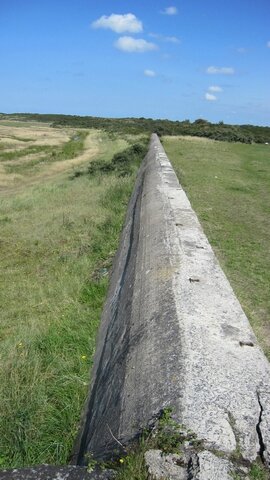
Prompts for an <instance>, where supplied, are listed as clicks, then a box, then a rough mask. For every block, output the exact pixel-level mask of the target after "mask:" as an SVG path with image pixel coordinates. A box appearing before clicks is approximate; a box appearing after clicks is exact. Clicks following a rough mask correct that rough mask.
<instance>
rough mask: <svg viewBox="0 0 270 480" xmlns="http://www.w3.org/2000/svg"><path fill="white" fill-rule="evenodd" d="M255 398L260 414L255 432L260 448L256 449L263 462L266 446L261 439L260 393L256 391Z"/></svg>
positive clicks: (261, 408) (261, 409) (261, 407)
mask: <svg viewBox="0 0 270 480" xmlns="http://www.w3.org/2000/svg"><path fill="white" fill-rule="evenodd" d="M257 398H258V403H259V406H260V415H259V421H258V423H257V425H256V432H257V435H258V440H259V445H260V449H259V451H258V454H259V456H260V458H261V460H262V462H263V463H265V458H264V452H265V450H266V447H265V443H264V441H263V435H262V431H261V423H262V415H263V406H262V402H261V399H260V394H259V392H258V391H257Z"/></svg>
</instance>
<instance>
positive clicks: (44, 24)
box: [0, 0, 270, 125]
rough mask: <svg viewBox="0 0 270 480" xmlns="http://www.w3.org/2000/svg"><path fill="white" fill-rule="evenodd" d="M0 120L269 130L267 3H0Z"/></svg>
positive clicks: (64, 0)
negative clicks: (153, 121) (89, 118)
mask: <svg viewBox="0 0 270 480" xmlns="http://www.w3.org/2000/svg"><path fill="white" fill-rule="evenodd" d="M0 55H1V74H0V111H2V112H6V113H11V112H38V113H66V114H77V115H94V116H105V117H127V116H136V117H152V118H169V119H173V120H184V119H190V120H194V119H196V118H205V119H208V120H210V121H220V120H223V121H224V122H227V123H253V124H258V125H270V4H269V0H257V1H255V0H204V1H202V0H181V1H180V0H175V1H174V0H172V1H170V0H169V1H163V0H162V1H161V0H155V1H154V0H136V1H129V0H119V1H118V0H88V1H86V0H76V1H75V0H54V1H52V0H0Z"/></svg>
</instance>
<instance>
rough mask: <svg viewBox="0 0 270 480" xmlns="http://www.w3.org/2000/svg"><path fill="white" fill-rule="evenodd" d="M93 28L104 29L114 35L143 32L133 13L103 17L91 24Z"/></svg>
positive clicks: (140, 23)
mask: <svg viewBox="0 0 270 480" xmlns="http://www.w3.org/2000/svg"><path fill="white" fill-rule="evenodd" d="M92 27H93V28H105V29H109V30H112V31H113V32H116V33H124V32H129V33H139V32H142V30H143V25H142V22H141V21H140V20H138V18H137V17H136V16H135V15H133V13H127V14H125V15H116V14H114V13H113V14H112V15H110V16H108V17H107V16H106V15H103V16H102V17H100V18H99V19H98V20H96V21H95V22H93V23H92Z"/></svg>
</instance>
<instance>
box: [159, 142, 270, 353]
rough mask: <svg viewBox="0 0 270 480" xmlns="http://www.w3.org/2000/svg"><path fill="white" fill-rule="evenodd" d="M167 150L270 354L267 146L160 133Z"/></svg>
mask: <svg viewBox="0 0 270 480" xmlns="http://www.w3.org/2000/svg"><path fill="white" fill-rule="evenodd" d="M163 144H164V147H165V150H166V152H167V154H168V156H169V158H170V160H171V162H172V164H173V166H174V168H175V170H176V173H177V175H178V178H179V180H180V182H181V184H182V186H183V187H184V189H185V191H186V193H187V194H188V197H189V199H190V201H191V204H192V206H193V208H194V209H195V211H196V213H197V215H198V217H199V219H200V221H201V223H202V226H203V228H204V231H205V233H206V235H207V237H208V239H209V241H210V243H211V245H212V247H213V248H214V250H215V252H216V254H217V257H218V259H219V261H220V263H221V265H222V267H223V269H224V271H225V272H226V274H227V276H228V278H229V280H230V282H231V285H232V287H233V289H234V291H235V293H236V295H237V297H238V298H239V300H240V302H241V304H242V306H243V308H244V310H245V312H246V314H247V316H248V318H249V320H250V322H251V324H252V326H253V329H254V331H255V333H256V335H257V337H258V339H259V341H260V343H261V345H262V346H263V348H264V350H265V353H266V354H267V356H268V358H269V359H270V297H269V285H270V249H269V244H270V148H269V145H243V144H239V143H227V142H217V141H211V140H207V139H200V138H195V137H189V138H188V137H164V138H163Z"/></svg>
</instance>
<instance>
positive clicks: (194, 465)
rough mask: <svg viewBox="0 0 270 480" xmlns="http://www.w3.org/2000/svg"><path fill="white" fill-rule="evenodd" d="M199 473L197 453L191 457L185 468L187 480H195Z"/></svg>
mask: <svg viewBox="0 0 270 480" xmlns="http://www.w3.org/2000/svg"><path fill="white" fill-rule="evenodd" d="M199 473H200V458H199V455H198V454H197V453H194V454H193V455H191V457H190V459H189V461H188V466H187V480H196V479H197V478H198V475H199Z"/></svg>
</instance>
